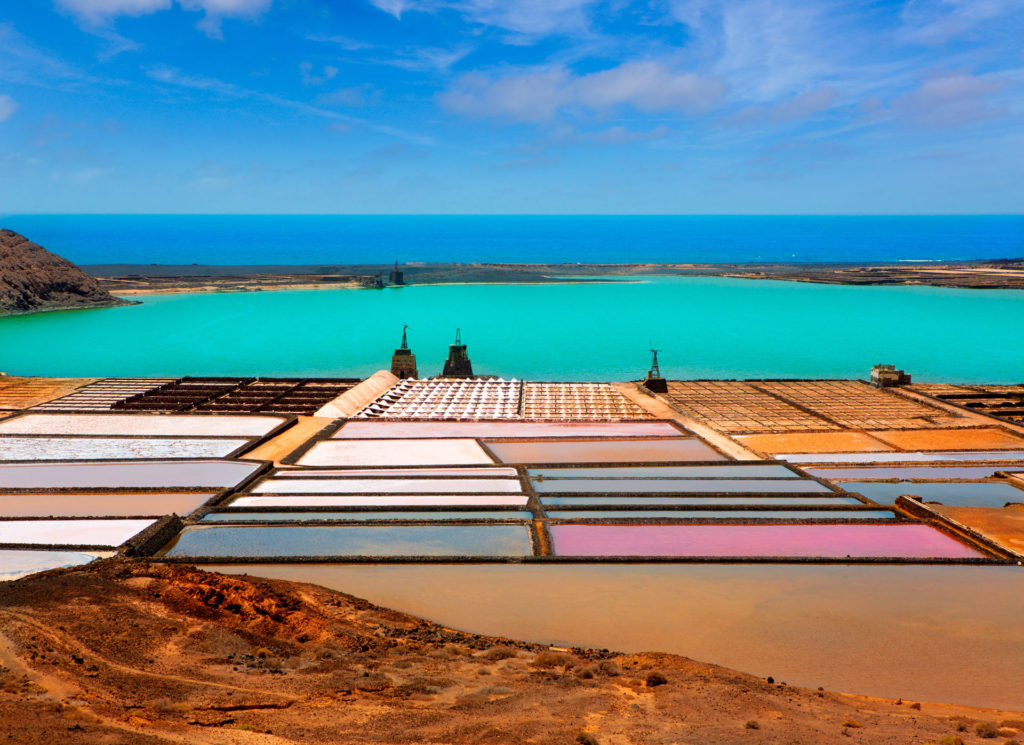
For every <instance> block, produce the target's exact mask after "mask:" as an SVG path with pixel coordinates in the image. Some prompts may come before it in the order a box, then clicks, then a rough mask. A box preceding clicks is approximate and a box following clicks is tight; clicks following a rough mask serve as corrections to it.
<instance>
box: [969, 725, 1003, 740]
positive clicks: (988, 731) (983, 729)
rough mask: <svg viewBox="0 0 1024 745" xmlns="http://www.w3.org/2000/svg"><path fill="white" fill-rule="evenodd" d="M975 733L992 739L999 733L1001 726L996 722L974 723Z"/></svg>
mask: <svg viewBox="0 0 1024 745" xmlns="http://www.w3.org/2000/svg"><path fill="white" fill-rule="evenodd" d="M974 734H976V735H977V736H978V737H981V738H984V739H986V740H991V739H992V738H993V737H995V736H996V735H997V734H999V727H998V726H996V723H995V722H978V723H977V724H976V725H974Z"/></svg>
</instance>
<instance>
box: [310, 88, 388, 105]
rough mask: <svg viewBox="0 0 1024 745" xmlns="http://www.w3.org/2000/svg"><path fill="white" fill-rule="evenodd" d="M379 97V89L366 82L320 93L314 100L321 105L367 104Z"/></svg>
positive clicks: (374, 101)
mask: <svg viewBox="0 0 1024 745" xmlns="http://www.w3.org/2000/svg"><path fill="white" fill-rule="evenodd" d="M379 99H380V91H379V90H377V89H376V88H374V87H373V86H372V85H370V84H369V83H366V84H364V85H357V86H352V87H351V88H338V89H337V90H333V91H329V92H327V93H321V94H320V95H319V96H317V97H316V102H317V103H318V104H320V105H321V106H369V105H371V104H373V103H376V102H377V101H378V100H379Z"/></svg>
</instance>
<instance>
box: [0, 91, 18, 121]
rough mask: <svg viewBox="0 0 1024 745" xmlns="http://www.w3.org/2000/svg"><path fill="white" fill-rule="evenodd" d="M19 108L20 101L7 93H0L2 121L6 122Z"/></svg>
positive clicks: (0, 116)
mask: <svg viewBox="0 0 1024 745" xmlns="http://www.w3.org/2000/svg"><path fill="white" fill-rule="evenodd" d="M17 109H18V102H17V101H15V100H14V99H13V98H11V97H10V96H8V95H7V94H0V122H6V121H7V120H8V119H10V118H11V117H12V116H14V112H15V111H17Z"/></svg>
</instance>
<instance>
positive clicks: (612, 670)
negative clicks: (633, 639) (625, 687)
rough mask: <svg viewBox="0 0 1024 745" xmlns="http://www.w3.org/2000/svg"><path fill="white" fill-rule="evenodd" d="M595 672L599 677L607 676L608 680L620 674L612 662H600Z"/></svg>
mask: <svg viewBox="0 0 1024 745" xmlns="http://www.w3.org/2000/svg"><path fill="white" fill-rule="evenodd" d="M597 670H598V672H600V673H601V675H607V676H608V677H609V678H614V677H615V676H616V675H619V674H620V673H621V672H622V671H621V670H619V666H618V665H616V664H615V662H614V660H601V662H600V663H598V665H597Z"/></svg>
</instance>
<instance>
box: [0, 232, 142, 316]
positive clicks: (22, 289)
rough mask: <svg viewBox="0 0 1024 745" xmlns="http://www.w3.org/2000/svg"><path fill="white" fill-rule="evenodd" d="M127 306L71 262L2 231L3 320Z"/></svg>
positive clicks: (0, 309) (0, 294)
mask: <svg viewBox="0 0 1024 745" xmlns="http://www.w3.org/2000/svg"><path fill="white" fill-rule="evenodd" d="M124 304H126V303H125V301H123V300H120V299H119V298H116V297H114V296H113V295H111V294H110V293H109V292H107V291H106V290H104V289H103V288H101V287H100V285H99V283H98V282H97V281H96V280H95V279H93V278H92V277H90V276H89V275H88V274H86V273H85V272H83V271H82V270H81V269H79V268H78V267H76V266H75V265H74V264H72V263H71V262H70V261H67V260H65V259H62V258H61V257H60V256H57V255H56V254H54V253H51V252H49V251H47V250H46V249H45V248H43V247H42V246H40V245H38V244H36V243H32V241H30V240H28V239H27V238H25V237H24V236H22V235H18V234H17V233H15V232H14V231H13V230H2V229H0V316H2V315H10V314H15V313H31V312H33V311H39V310H55V309H58V308H88V307H97V306H110V305H124Z"/></svg>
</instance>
